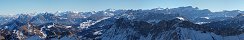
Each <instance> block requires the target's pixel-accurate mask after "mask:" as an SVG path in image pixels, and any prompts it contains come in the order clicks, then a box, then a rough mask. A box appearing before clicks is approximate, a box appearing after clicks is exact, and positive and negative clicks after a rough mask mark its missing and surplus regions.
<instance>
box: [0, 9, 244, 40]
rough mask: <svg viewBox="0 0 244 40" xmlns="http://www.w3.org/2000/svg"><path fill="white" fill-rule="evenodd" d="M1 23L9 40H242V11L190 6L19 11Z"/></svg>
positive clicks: (0, 37) (243, 20)
mask: <svg viewBox="0 0 244 40" xmlns="http://www.w3.org/2000/svg"><path fill="white" fill-rule="evenodd" d="M159 9H162V10H159ZM0 22H2V23H0V34H1V35H0V39H5V40H58V39H61V40H244V31H243V30H244V16H243V12H239V11H237V10H235V11H224V12H211V11H209V10H207V9H205V10H199V9H198V8H193V7H191V6H188V7H179V8H172V9H163V8H155V9H150V10H115V11H111V10H110V9H108V10H105V11H98V12H79V13H75V12H71V11H68V12H61V13H58V14H53V13H40V14H37V15H30V14H20V15H17V17H3V16H0Z"/></svg>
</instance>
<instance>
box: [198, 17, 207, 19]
mask: <svg viewBox="0 0 244 40" xmlns="http://www.w3.org/2000/svg"><path fill="white" fill-rule="evenodd" d="M200 18H205V19H209V17H200Z"/></svg>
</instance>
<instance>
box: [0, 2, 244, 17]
mask: <svg viewBox="0 0 244 40" xmlns="http://www.w3.org/2000/svg"><path fill="white" fill-rule="evenodd" d="M243 4H244V0H0V14H1V15H13V14H20V13H41V12H56V11H79V12H86V11H99V10H105V9H109V8H111V9H152V8H157V7H161V8H176V7H182V6H193V7H198V8H200V9H210V10H211V11H222V10H237V9H238V10H244V5H243Z"/></svg>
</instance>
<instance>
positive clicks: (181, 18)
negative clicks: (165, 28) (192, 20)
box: [176, 17, 185, 21]
mask: <svg viewBox="0 0 244 40" xmlns="http://www.w3.org/2000/svg"><path fill="white" fill-rule="evenodd" d="M176 18H178V19H180V20H183V21H184V20H185V19H184V18H183V17H176Z"/></svg>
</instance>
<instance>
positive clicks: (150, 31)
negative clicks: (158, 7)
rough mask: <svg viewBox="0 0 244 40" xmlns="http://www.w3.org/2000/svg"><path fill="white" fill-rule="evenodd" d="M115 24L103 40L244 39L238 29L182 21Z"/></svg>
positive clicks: (122, 21)
mask: <svg viewBox="0 0 244 40" xmlns="http://www.w3.org/2000/svg"><path fill="white" fill-rule="evenodd" d="M115 24H116V25H113V26H112V27H111V28H110V29H108V30H107V31H106V32H105V33H103V35H102V39H103V40H121V39H122V40H243V37H244V35H243V31H234V30H238V29H230V30H228V29H226V30H228V31H224V30H218V29H215V28H212V27H208V26H205V25H199V24H194V23H191V22H189V21H182V20H180V19H173V20H167V21H165V20H162V21H160V22H159V23H157V24H150V23H147V22H143V21H129V22H128V21H126V20H124V19H118V21H116V23H115ZM229 31H231V32H229ZM238 32H240V33H238Z"/></svg>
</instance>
